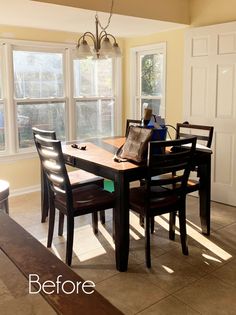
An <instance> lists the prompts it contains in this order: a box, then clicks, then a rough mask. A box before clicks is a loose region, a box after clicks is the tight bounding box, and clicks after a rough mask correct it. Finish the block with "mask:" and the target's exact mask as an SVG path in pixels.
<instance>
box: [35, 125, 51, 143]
mask: <svg viewBox="0 0 236 315" xmlns="http://www.w3.org/2000/svg"><path fill="white" fill-rule="evenodd" d="M32 131H33V136H34V139H35V136H36V135H40V136H42V137H43V138H48V139H51V140H56V139H57V138H56V132H55V131H54V130H43V129H39V128H36V127H33V128H32Z"/></svg>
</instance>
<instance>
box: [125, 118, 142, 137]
mask: <svg viewBox="0 0 236 315" xmlns="http://www.w3.org/2000/svg"><path fill="white" fill-rule="evenodd" d="M130 126H141V119H127V120H126V128H125V136H126V137H127V136H128V133H129V127H130Z"/></svg>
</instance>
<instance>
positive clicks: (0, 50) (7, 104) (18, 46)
mask: <svg viewBox="0 0 236 315" xmlns="http://www.w3.org/2000/svg"><path fill="white" fill-rule="evenodd" d="M13 50H21V51H35V52H51V53H62V54H63V79H64V97H59V98H58V97H56V98H49V99H48V98H45V99H43V98H42V99H41V98H40V99H38V98H37V99H33V98H32V99H28V98H26V99H24V98H15V96H14V73H13V70H14V69H13ZM74 51H75V44H74V43H66V44H63V43H48V42H40V41H25V40H15V39H14V40H12V39H0V56H2V57H3V58H2V59H3V61H2V60H1V62H0V72H1V77H2V78H3V80H2V81H3V82H2V86H3V95H4V115H5V150H4V151H0V160H1V161H4V160H5V161H10V160H17V159H22V158H32V157H34V156H35V155H36V153H35V152H36V151H35V148H34V147H29V148H19V141H18V130H17V107H16V106H17V104H19V103H26V102H28V103H30V102H31V103H32V102H36V103H37V102H42V101H43V100H46V101H48V100H50V101H52V102H56V101H59V102H64V103H65V138H66V141H72V140H74V139H75V138H76V137H75V136H76V126H75V109H76V106H75V102H76V100H75V98H74V93H73V89H74V85H73V83H74V82H73V80H74V77H73V58H74V55H75V54H74ZM3 64H4V67H3ZM113 67H114V69H115V71H113V84H114V85H115V87H114V99H115V112H114V115H117V114H119V113H121V62H120V61H118V62H117V61H114V62H113ZM114 72H115V74H114ZM32 104H34V103H32ZM118 117H119V116H118ZM117 121H119V119H114V123H115V125H116V126H115V134H119V132H120V130H121V122H120V123H119V122H117Z"/></svg>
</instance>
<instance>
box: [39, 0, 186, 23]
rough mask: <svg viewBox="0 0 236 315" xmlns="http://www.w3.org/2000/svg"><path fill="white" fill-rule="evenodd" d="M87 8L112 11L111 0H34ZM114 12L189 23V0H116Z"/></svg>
mask: <svg viewBox="0 0 236 315" xmlns="http://www.w3.org/2000/svg"><path fill="white" fill-rule="evenodd" d="M34 1H40V2H48V3H55V4H60V5H67V6H72V7H77V8H82V9H87V10H95V11H102V12H110V6H111V0H110V1H108V0H99V1H98V0H97V1H94V0H80V1H78V0H34ZM113 12H114V13H117V14H122V15H128V16H136V17H143V18H147V19H153V20H160V21H169V22H176V23H183V24H189V22H190V18H189V0H148V1H146V0H117V1H116V0H115V1H114V8H113Z"/></svg>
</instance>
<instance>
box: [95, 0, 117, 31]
mask: <svg viewBox="0 0 236 315" xmlns="http://www.w3.org/2000/svg"><path fill="white" fill-rule="evenodd" d="M113 6H114V0H112V1H111V9H110V15H109V18H108V21H107V25H106V26H105V27H103V26H102V24H101V22H100V21H99V17H98V12H96V18H97V21H98V24H99V26H100V28H101V29H102V30H103V31H104V32H105V31H106V29H107V28H108V26H109V25H110V22H111V17H112V14H113Z"/></svg>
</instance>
